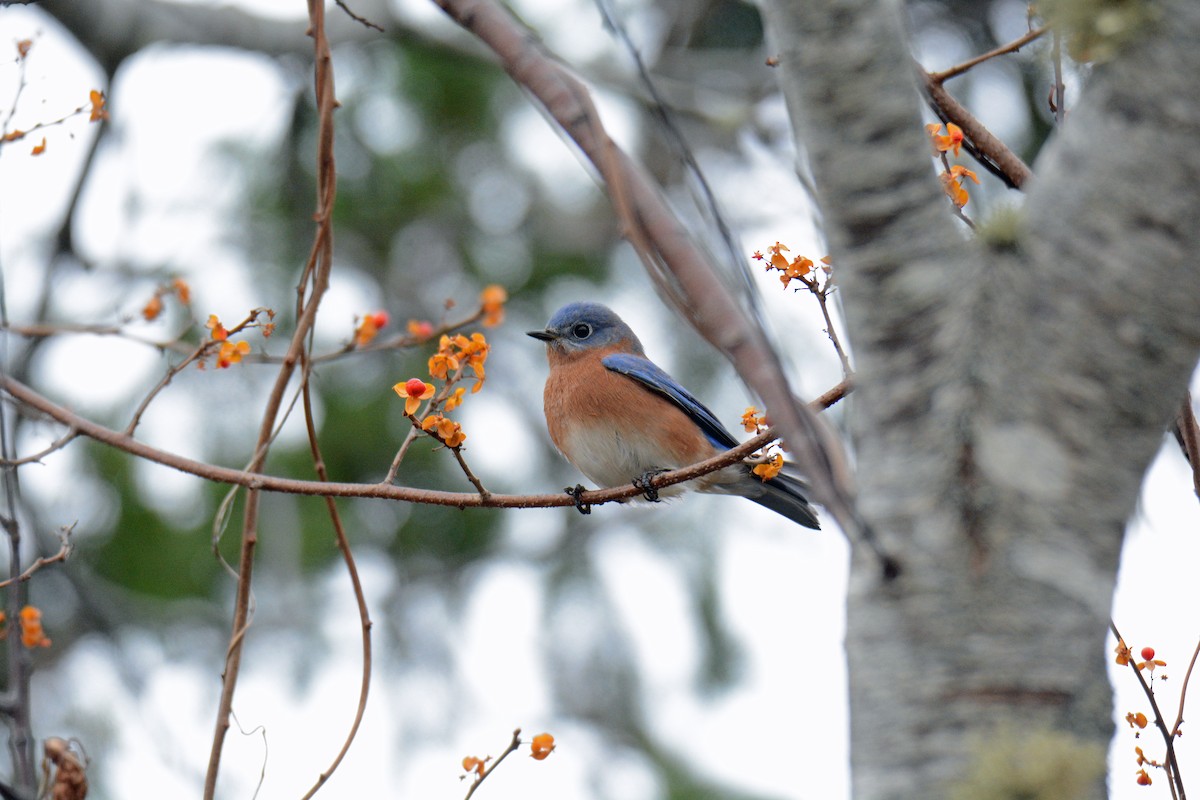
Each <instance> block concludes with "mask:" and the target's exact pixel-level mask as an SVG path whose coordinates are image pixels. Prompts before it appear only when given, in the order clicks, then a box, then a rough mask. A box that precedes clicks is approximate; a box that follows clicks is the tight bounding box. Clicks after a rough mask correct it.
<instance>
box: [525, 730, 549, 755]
mask: <svg viewBox="0 0 1200 800" xmlns="http://www.w3.org/2000/svg"><path fill="white" fill-rule="evenodd" d="M530 750H531V751H532V752H530V754H529V755H530V756H531V757H532V758H535V759H537V760H538V761H542V760H543V759H545V758H546V756H548V755H550V753H552V752H553V751H554V737H553V736H551V735H550V734H548V733H539V734H538V735H537V736H535V737H533V741H532V742H530Z"/></svg>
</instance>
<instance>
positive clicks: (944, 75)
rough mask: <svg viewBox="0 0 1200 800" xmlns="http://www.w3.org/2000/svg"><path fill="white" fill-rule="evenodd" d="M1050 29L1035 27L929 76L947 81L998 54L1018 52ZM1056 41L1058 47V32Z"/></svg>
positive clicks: (941, 81)
mask: <svg viewBox="0 0 1200 800" xmlns="http://www.w3.org/2000/svg"><path fill="white" fill-rule="evenodd" d="M1049 29H1050V28H1049V26H1046V25H1043V26H1042V27H1040V28H1034V29H1033V30H1031V31H1029V32H1028V33H1026V34H1025V35H1024V36H1021V37H1019V38H1017V39H1014V40H1013V41H1011V42H1009V43H1008V44H1004V45H1000V46H999V47H997V48H996V49H995V50H989V51H987V52H986V53H984V54H983V55H981V56H975V57H974V58H969V59H967V60H966V61H964V62H962V63H961V64H956V65H954V66H953V67H950V68H949V69H944V70H942V71H941V72H931V73H929V77H930V79H931V80H933V81H934V82H935V83H938V84H942V83H945V82H946V81H948V80H949V79H950V78H954V77H956V76H958V75H962V74H963V73H964V72H966V71H967V70H969V69H971V68H972V67H976V66H979V65H980V64H982V63H983V62H985V61H989V60H991V59H993V58H996V57H997V56H1003V55H1008V54H1009V53H1015V52H1017V51H1018V50H1020V49H1021V48H1022V47H1024V46H1025V45H1027V44H1029V43H1030V42H1032V41H1034V40H1035V39H1040V38H1041V37H1042V36H1044V35H1045V33H1046V31H1048V30H1049ZM1054 41H1055V47H1057V46H1058V37H1057V34H1056V35H1055V39H1054Z"/></svg>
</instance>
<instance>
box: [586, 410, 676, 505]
mask: <svg viewBox="0 0 1200 800" xmlns="http://www.w3.org/2000/svg"><path fill="white" fill-rule="evenodd" d="M562 452H563V455H565V456H566V457H567V459H568V460H569V461H570V462H571V463H572V464H574V465H575V466H576V467H578V468H579V471H580V472H582V473H583V474H584V475H586V476H587V477H588V478H590V479H591V480H592V481H594V482H595V483H596V485H598V486H602V487H609V486H620V485H622V484H627V483H630V482H632V481H633V479H634V478H640V477H641V476H642V475H643V474H645V473H647V472H654V471H660V470H666V469H677V468H678V467H683V466H687V465H686V464H679V463H675V461H673V460H670V459H667V458H665V456H664V454H663V453H661V452H660V450H659V448H657V447H655V446H653V444H652V443H651V441H650V440H649V439H648V438H647V437H645V436H638V435H636V434H630V433H629V432H628V431H623V430H620V429H616V428H611V427H607V426H603V425H599V426H582V425H581V426H576V427H575V428H572V429H571V430H570V432H568V433H567V434H566V436H565V437H564V439H563V442H562ZM688 488H691V487H688V486H687V485H686V484H676V485H675V486H671V487H668V488H666V489H663V490H662V494H663V495H664V496H669V495H672V494H679V493H680V492H683V491H686V490H687V489H688Z"/></svg>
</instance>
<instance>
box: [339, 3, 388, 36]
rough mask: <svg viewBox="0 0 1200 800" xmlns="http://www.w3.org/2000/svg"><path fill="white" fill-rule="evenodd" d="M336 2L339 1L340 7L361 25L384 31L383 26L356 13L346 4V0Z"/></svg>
mask: <svg viewBox="0 0 1200 800" xmlns="http://www.w3.org/2000/svg"><path fill="white" fill-rule="evenodd" d="M334 2H336V3H337V6H338V8H340V9H341V10H342V11H344V12H345V14H346V16H348V17H349V18H350V19H352V20H354V21H355V22H357V23H358V24H359V25H363V26H365V27H368V28H370V29H371V30H376V31H379V32H380V33H383V32H384V30H383V26H381V25H377V24H375V23H374V22H371V20H369V19H367V18H366V17H360V16H359V15H358V14H355V13H354V12H353V11H351V10H350V6H348V5H346V3H345V0H334Z"/></svg>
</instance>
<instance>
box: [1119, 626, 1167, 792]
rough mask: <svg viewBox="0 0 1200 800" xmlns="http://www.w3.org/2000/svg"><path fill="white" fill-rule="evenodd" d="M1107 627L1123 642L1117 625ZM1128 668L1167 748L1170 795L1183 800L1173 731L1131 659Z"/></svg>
mask: <svg viewBox="0 0 1200 800" xmlns="http://www.w3.org/2000/svg"><path fill="white" fill-rule="evenodd" d="M1108 627H1109V629H1110V630H1111V631H1112V632H1113V635H1114V636H1116V637H1117V641H1118V642H1124V641H1125V638H1124V637H1123V636H1121V632H1120V631H1118V630H1117V623H1116V622H1114V621H1113V620H1111V619H1110V620H1109V621H1108ZM1129 668H1130V669H1131V670H1133V674H1134V675H1136V676H1137V679H1138V683H1139V684H1141V686H1142V693H1143V694H1145V695H1146V699H1148V700H1149V701H1150V708H1151V709H1152V710H1153V711H1154V726H1155V727H1156V728H1158V732H1159V733H1160V734H1162V737H1163V742H1164V743H1165V744H1166V746H1167V765H1166V769H1167V774H1168V775H1169V776H1171V779H1172V786H1173V789H1172V792H1171V793H1172V795H1174V794H1175V791H1174V789H1178V790H1179V794H1178V795H1177V796H1178V798H1179V800H1184V798H1186V797H1187V795H1186V793H1185V791H1184V788H1183V776H1182V775H1180V774H1179V761H1178V759H1176V757H1175V734H1174V732H1173V731H1168V730H1167V723H1166V719H1165V718H1164V717H1163V714H1162V711H1161V710H1160V709H1159V707H1158V700H1156V699H1155V697H1154V690H1153V689H1151V688H1150V684H1148V683H1146V679H1145V677H1143V676H1142V671H1141V670H1140V669H1138V668H1137V663H1136V662H1135V661H1134V660H1133V659H1132V658H1131V659H1129Z"/></svg>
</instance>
